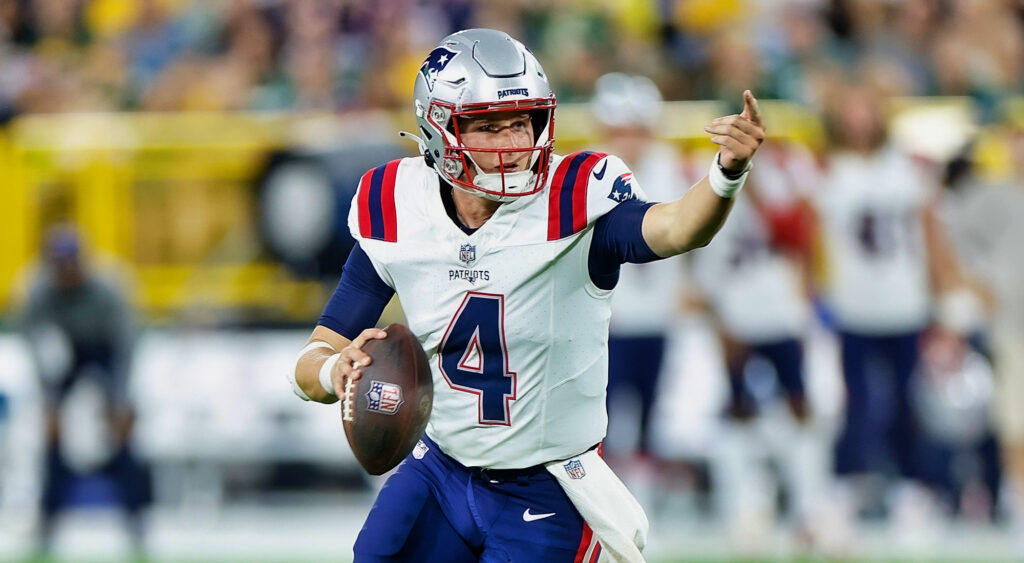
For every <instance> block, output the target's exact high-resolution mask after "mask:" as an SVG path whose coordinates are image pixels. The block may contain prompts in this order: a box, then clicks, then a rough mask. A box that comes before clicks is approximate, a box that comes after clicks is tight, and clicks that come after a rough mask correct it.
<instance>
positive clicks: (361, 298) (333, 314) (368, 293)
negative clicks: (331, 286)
mask: <svg viewBox="0 0 1024 563" xmlns="http://www.w3.org/2000/svg"><path fill="white" fill-rule="evenodd" d="M394 294H395V290H394V289H392V288H391V286H389V285H388V284H386V283H384V280H382V279H380V276H379V275H377V270H374V269H373V264H371V263H370V257H369V256H367V255H366V253H365V252H363V249H362V248H360V247H359V245H358V244H356V245H355V246H354V247H352V252H350V253H349V255H348V260H346V261H345V267H344V268H343V269H342V271H341V281H339V282H338V287H337V288H335V290H334V295H332V296H331V300H330V301H328V302H327V306H326V307H324V312H323V313H322V314H321V315H320V321H319V322H318V323H317V324H319V325H321V326H325V327H327V328H329V329H331V330H333V331H334V332H337V333H338V334H340V335H342V336H344V337H345V338H348V339H349V340H353V339H355V337H356V336H359V333H360V332H362V331H363V330H364V329H367V328H371V327H373V326H374V325H376V324H377V321H378V320H380V315H381V313H383V312H384V307H386V306H387V304H388V301H391V296H392V295H394Z"/></svg>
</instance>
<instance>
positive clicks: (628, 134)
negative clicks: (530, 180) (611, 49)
mask: <svg viewBox="0 0 1024 563" xmlns="http://www.w3.org/2000/svg"><path fill="white" fill-rule="evenodd" d="M661 106H662V97H661V92H660V91H659V90H658V87H657V86H656V85H655V84H654V82H653V81H651V80H650V79H649V78H647V77H643V76H630V75H627V74H622V73H618V72H615V73H609V74H606V75H604V76H602V77H601V78H599V79H598V80H597V84H596V86H595V90H594V96H593V98H592V99H591V101H590V109H591V114H592V115H593V117H594V120H595V121H596V122H597V123H598V125H599V127H600V135H599V141H598V144H597V147H595V150H599V151H607V152H609V153H611V154H615V155H618V156H619V157H620V158H622V160H623V162H625V163H626V165H627V166H629V167H630V168H631V169H632V170H633V173H634V174H635V178H636V180H637V182H639V183H640V184H641V185H642V186H643V187H644V191H645V192H646V193H647V196H648V197H649V198H650V199H651V200H653V201H671V200H673V199H678V198H679V197H681V196H682V195H683V193H685V186H683V185H681V184H682V183H681V182H680V179H681V178H682V177H684V176H683V170H682V163H681V161H680V158H679V153H678V151H677V149H676V148H675V147H673V146H672V145H669V144H668V143H665V142H663V141H660V140H658V139H657V137H656V130H657V125H658V120H659V118H660V117H661V109H662V107H661ZM625 196H626V194H625V193H623V196H622V197H625ZM683 281H684V271H683V262H682V261H680V260H662V261H655V262H649V263H646V264H637V265H636V266H633V267H630V268H624V269H623V270H622V271H621V272H620V273H619V282H618V284H617V285H616V286H615V294H614V295H613V296H612V318H611V327H610V334H611V337H610V339H609V342H608V421H609V434H608V438H607V439H606V440H605V442H604V451H605V455H606V456H607V457H608V460H609V464H610V465H611V466H612V467H613V468H614V469H615V470H616V471H617V472H619V473H622V474H623V475H624V479H625V481H626V484H627V485H629V486H630V488H631V489H632V490H633V492H634V493H635V494H637V495H640V496H641V497H642V498H641V500H642V501H644V502H643V504H644V505H645V507H649V505H648V503H649V501H650V500H651V499H649V498H643V497H647V496H649V495H648V494H647V493H651V494H653V490H650V487H651V486H653V485H654V483H653V480H652V479H653V478H654V477H655V476H656V475H655V474H656V473H657V471H658V470H659V467H658V465H659V463H658V451H657V447H656V445H655V444H654V443H653V440H654V438H653V435H654V433H653V432H652V429H651V421H652V414H653V412H654V405H655V402H656V400H657V398H658V396H659V393H658V389H659V381H660V379H661V376H662V372H663V370H664V365H665V362H664V359H665V353H666V350H667V346H668V341H669V338H670V336H671V335H672V331H673V328H675V325H676V321H677V320H678V316H679V314H680V308H681V301H682V291H683ZM631 413H632V414H634V416H629V415H630V414H631ZM633 421H635V422H634V423H633V424H631V422H633ZM634 424H635V426H636V432H635V434H634V436H629V435H627V431H629V430H632V429H633V426H634Z"/></svg>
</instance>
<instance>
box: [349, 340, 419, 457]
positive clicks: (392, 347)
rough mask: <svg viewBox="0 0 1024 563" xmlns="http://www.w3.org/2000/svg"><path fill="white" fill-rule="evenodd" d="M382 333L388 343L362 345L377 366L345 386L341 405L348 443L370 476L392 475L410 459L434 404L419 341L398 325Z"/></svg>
mask: <svg viewBox="0 0 1024 563" xmlns="http://www.w3.org/2000/svg"><path fill="white" fill-rule="evenodd" d="M384 330H386V331H387V333H388V336H387V338H384V339H381V340H370V341H369V342H367V343H366V345H365V346H363V351H365V352H366V353H367V354H369V356H370V357H371V358H372V359H373V361H372V362H370V365H368V366H366V367H364V368H362V371H363V376H362V377H360V378H359V379H358V380H356V381H351V380H349V381H346V385H345V393H344V397H343V398H342V401H341V415H342V421H343V424H344V426H345V436H346V437H347V438H348V444H349V446H350V447H351V448H352V453H353V454H355V457H356V460H357V461H359V464H360V465H362V466H363V469H365V470H366V471H367V472H368V473H369V474H371V475H381V474H383V473H386V472H388V471H390V470H391V469H392V468H394V467H395V466H396V465H398V464H399V463H400V462H401V461H402V459H404V458H405V456H407V455H409V452H411V451H412V449H413V447H415V446H416V442H417V441H419V439H420V437H421V436H422V435H423V430H424V429H425V428H426V427H427V421H428V420H429V419H430V410H431V407H432V405H433V401H434V385H433V381H432V378H431V375H430V366H429V365H428V364H427V354H426V353H425V352H424V351H423V347H422V346H420V342H419V340H417V339H416V336H415V335H413V333H412V332H411V331H410V330H409V329H408V328H407V327H406V326H405V325H402V324H399V323H394V324H391V325H390V326H388V327H387V328H386V329H384Z"/></svg>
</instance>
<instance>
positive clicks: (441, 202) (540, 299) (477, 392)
mask: <svg viewBox="0 0 1024 563" xmlns="http://www.w3.org/2000/svg"><path fill="white" fill-rule="evenodd" d="M414 98H415V111H416V118H417V119H416V121H417V125H418V126H419V131H418V133H419V136H420V137H415V136H414V137H415V138H417V140H418V142H419V145H420V149H421V151H422V153H423V156H422V157H416V158H406V159H401V160H396V161H392V162H389V163H386V164H383V165H381V166H379V167H377V168H375V169H374V170H371V171H369V172H367V173H366V175H365V176H364V177H363V179H362V181H361V184H360V187H359V191H358V193H357V195H356V196H355V198H354V205H353V206H352V212H351V214H350V217H349V225H350V228H351V230H352V233H353V235H354V236H355V237H356V239H357V241H358V243H359V245H358V247H356V248H355V249H354V250H353V252H352V254H351V255H350V257H349V259H348V262H347V263H346V265H345V269H344V271H343V273H342V278H341V281H340V282H339V285H338V289H337V291H336V292H335V294H334V296H333V297H332V298H331V300H330V302H328V304H327V306H326V308H325V310H324V313H323V315H322V317H321V319H320V322H319V325H318V326H317V327H316V328H315V329H314V330H313V334H312V336H311V337H310V340H309V344H308V345H307V346H306V348H305V349H304V350H303V351H302V352H301V353H300V356H299V358H298V361H297V365H296V369H295V372H294V373H293V374H292V375H293V377H294V380H293V384H294V390H295V392H296V393H297V394H298V395H300V396H301V397H304V398H308V399H312V400H314V401H319V402H324V403H332V402H334V401H336V400H337V392H338V390H340V389H343V388H344V384H345V380H346V378H353V379H355V378H358V377H359V376H360V375H361V372H360V369H359V368H360V367H361V366H366V365H368V364H370V362H371V361H372V359H371V358H370V357H369V356H368V355H367V354H366V353H365V352H363V351H362V350H361V348H362V346H363V345H364V344H365V343H366V342H367V341H368V340H370V339H374V338H385V337H386V333H385V332H384V331H382V330H379V329H374V328H367V327H372V326H373V325H374V323H375V322H376V321H377V320H378V317H379V316H380V314H381V311H382V310H383V308H384V305H385V303H387V301H388V300H389V299H390V298H391V296H392V295H393V294H394V293H397V294H398V296H399V298H400V299H401V300H402V305H403V309H404V311H405V313H406V316H407V318H408V322H409V328H410V329H411V330H412V331H413V333H415V334H416V335H417V336H418V337H419V339H420V342H421V343H422V344H423V347H424V348H425V349H426V351H427V355H428V357H429V358H430V360H431V368H432V370H433V374H434V388H435V391H434V408H433V412H432V415H431V420H430V424H429V426H428V427H427V432H426V434H425V435H424V436H423V439H422V441H421V443H420V444H419V445H418V446H417V448H416V449H415V450H414V451H413V453H412V454H411V455H410V456H409V457H408V458H407V459H406V460H405V461H404V462H403V463H402V464H401V465H400V466H399V468H398V469H397V470H396V471H395V472H394V473H393V474H392V475H391V477H390V478H389V479H388V481H387V483H386V484H385V486H384V488H383V489H382V490H381V492H380V494H379V495H378V498H377V501H376V503H375V504H374V506H373V508H372V509H371V511H370V514H369V516H368V517H367V520H366V523H365V525H364V526H363V529H362V531H361V532H360V534H359V537H358V539H357V540H356V544H355V548H354V550H355V559H356V561H360V562H363V561H411V560H415V561H445V562H458V561H499V560H500V561H509V560H511V561H574V560H586V561H593V560H596V558H597V556H598V554H599V552H600V550H601V549H604V550H606V551H607V552H608V554H609V555H610V556H611V557H612V558H613V559H617V560H625V561H640V560H642V556H641V555H640V550H641V549H642V548H643V544H644V543H645V541H646V528H647V520H646V516H645V515H644V514H643V510H642V509H641V508H640V507H639V505H638V504H637V503H636V501H635V500H634V499H633V498H632V496H631V495H630V494H629V492H628V491H627V490H626V489H625V487H623V486H622V483H621V482H620V481H618V480H617V479H616V478H615V476H614V474H612V473H611V471H610V470H609V469H608V466H607V465H606V464H605V463H604V462H603V461H602V460H601V458H600V457H599V454H598V448H597V446H598V444H599V443H600V442H601V440H602V439H603V438H604V435H605V429H606V425H607V415H606V408H605V386H606V383H607V377H608V372H607V370H608V348H607V342H608V322H609V316H610V312H609V309H610V298H611V294H612V289H613V288H614V287H615V283H616V279H617V277H618V271H619V266H620V264H622V263H625V262H649V261H652V260H657V259H659V258H664V257H668V256H673V255H676V254H680V253H683V252H686V251H687V250H690V249H693V248H696V247H699V246H703V245H705V244H707V243H708V241H710V240H711V237H712V236H713V235H714V234H715V232H717V231H718V229H719V227H721V225H722V223H723V221H725V218H726V216H727V215H728V213H729V209H730V208H731V207H732V197H733V196H734V195H735V194H736V193H737V192H738V190H739V189H740V187H741V186H742V184H743V182H744V180H745V176H746V172H747V170H748V169H749V166H750V162H751V158H752V157H753V155H754V153H755V152H756V150H757V148H758V147H759V146H760V144H761V142H762V140H763V139H764V128H763V126H762V124H761V115H760V111H759V109H758V106H757V101H756V100H755V99H754V97H753V95H752V94H751V93H750V92H745V93H744V109H743V112H742V113H741V114H737V115H730V116H726V117H722V118H718V119H716V120H714V121H712V122H711V123H710V124H709V125H707V126H706V127H705V131H707V132H708V133H709V134H710V135H711V140H712V141H713V142H715V143H717V144H718V145H720V151H719V153H718V156H717V157H716V159H715V161H714V162H712V163H711V169H710V172H709V177H706V178H704V179H702V180H701V181H700V182H698V183H697V184H696V185H695V186H694V187H693V188H691V189H690V190H689V191H688V192H687V193H686V194H685V195H684V196H683V197H682V198H680V199H678V200H675V201H671V202H667V203H647V202H645V201H644V199H645V197H644V193H643V192H642V191H641V189H640V187H639V186H638V185H637V183H636V181H635V180H633V177H632V173H631V172H630V170H629V169H627V168H626V166H625V165H624V164H623V162H622V160H620V159H619V158H617V157H615V156H610V155H606V154H602V153H594V152H580V153H574V154H570V155H567V156H564V157H563V156H558V155H554V154H552V150H553V139H554V137H553V124H554V110H555V96H554V94H553V93H552V92H551V87H550V85H549V84H548V80H547V77H546V76H545V74H544V71H543V69H541V67H540V64H539V63H538V62H537V60H536V58H535V57H534V56H533V54H532V53H530V51H528V50H527V49H526V48H525V47H524V46H523V45H522V44H521V43H519V42H518V41H516V40H514V39H512V38H511V37H509V36H508V35H506V34H504V33H502V32H498V31H493V30H486V29H474V30H468V31H463V32H459V33H456V34H453V35H450V36H448V37H446V38H445V39H443V40H442V41H441V43H440V44H439V46H438V47H437V48H435V49H434V50H433V51H431V53H430V54H429V55H428V57H427V59H426V61H425V62H424V63H423V65H422V66H421V67H420V71H419V74H418V75H417V77H416V87H415V95H414ZM407 135H410V136H412V135H411V134H407Z"/></svg>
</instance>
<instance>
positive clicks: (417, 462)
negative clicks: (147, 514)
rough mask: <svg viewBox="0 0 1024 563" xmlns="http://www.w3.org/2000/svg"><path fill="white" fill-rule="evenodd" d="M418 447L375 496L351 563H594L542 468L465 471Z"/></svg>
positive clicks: (587, 534)
mask: <svg viewBox="0 0 1024 563" xmlns="http://www.w3.org/2000/svg"><path fill="white" fill-rule="evenodd" d="M423 444H425V445H426V447H427V451H426V453H425V455H423V456H422V458H421V459H417V458H416V456H415V455H413V454H410V455H409V456H408V457H406V458H405V460H404V461H403V462H402V464H401V465H399V466H398V469H397V470H396V471H395V472H394V473H393V474H392V475H391V476H390V477H389V478H388V480H387V482H386V483H385V484H384V488H383V489H381V491H380V494H378V495H377V501H376V502H375V503H374V505H373V508H372V509H370V514H369V515H368V516H367V518H366V523H365V524H363V529H362V530H361V531H360V532H359V537H358V538H357V539H356V544H355V548H354V551H355V561H356V563H371V562H383V561H387V562H398V561H416V562H418V563H419V562H422V563H430V562H437V563H461V562H467V563H468V562H476V561H481V562H487V563H492V562H499V561H501V562H508V561H514V562H522V563H532V562H538V563H543V562H552V563H555V562H559V563H571V562H576V561H586V562H590V561H596V560H597V556H598V554H599V552H600V546H595V545H594V544H596V540H595V539H594V538H593V534H592V533H591V531H590V528H589V527H588V526H587V525H586V523H585V522H584V521H583V518H582V517H581V516H580V514H579V512H578V511H577V510H576V508H575V507H574V506H573V505H572V502H570V501H569V498H568V497H567V496H566V494H565V492H564V491H563V490H562V487H561V486H560V485H559V484H558V481H556V480H555V478H554V476H552V475H551V474H550V473H548V471H547V470H546V469H544V467H543V466H534V467H530V468H527V469H521V470H497V471H495V470H482V469H479V468H470V467H466V466H464V465H462V464H460V463H459V462H457V461H455V460H454V459H452V458H451V457H449V456H448V455H446V454H445V453H444V452H442V451H441V449H440V448H439V447H437V444H436V443H434V441H433V440H431V439H430V438H428V437H426V436H424V437H423ZM417 449H422V448H417Z"/></svg>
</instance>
